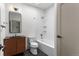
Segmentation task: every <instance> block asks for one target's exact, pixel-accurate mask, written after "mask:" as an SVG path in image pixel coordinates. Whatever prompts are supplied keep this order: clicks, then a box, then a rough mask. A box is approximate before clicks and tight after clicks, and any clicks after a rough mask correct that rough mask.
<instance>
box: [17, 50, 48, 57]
mask: <svg viewBox="0 0 79 59" xmlns="http://www.w3.org/2000/svg"><path fill="white" fill-rule="evenodd" d="M16 56H47V54H45V53H44V52H42V51H41V50H40V49H38V54H37V55H33V54H32V53H31V52H30V50H27V51H26V52H25V53H21V54H18V55H16Z"/></svg>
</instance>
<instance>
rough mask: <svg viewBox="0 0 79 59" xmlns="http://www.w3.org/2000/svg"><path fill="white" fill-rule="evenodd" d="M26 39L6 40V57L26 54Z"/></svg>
mask: <svg viewBox="0 0 79 59" xmlns="http://www.w3.org/2000/svg"><path fill="white" fill-rule="evenodd" d="M25 42H26V41H25V37H20V36H16V37H8V38H5V39H4V55H5V56H13V55H16V54H19V53H22V52H25V50H26V49H25Z"/></svg>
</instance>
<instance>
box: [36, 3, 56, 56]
mask: <svg viewBox="0 0 79 59" xmlns="http://www.w3.org/2000/svg"><path fill="white" fill-rule="evenodd" d="M56 11H57V4H54V5H52V6H51V7H50V8H48V9H47V10H45V11H44V19H42V20H41V23H40V25H39V28H38V29H37V35H38V36H37V37H38V40H41V41H44V42H45V43H47V44H49V45H51V46H52V47H53V49H52V51H53V52H52V53H53V54H52V53H50V54H49V51H51V50H49V51H46V49H44V48H43V47H42V48H40V49H41V50H42V51H44V52H45V53H46V54H48V55H57V50H56ZM44 26H45V27H46V28H43V27H44ZM40 30H41V32H40ZM43 32H45V33H43ZM41 33H43V39H41V36H40V34H41Z"/></svg>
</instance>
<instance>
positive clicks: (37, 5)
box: [27, 3, 54, 10]
mask: <svg viewBox="0 0 79 59" xmlns="http://www.w3.org/2000/svg"><path fill="white" fill-rule="evenodd" d="M27 5H31V6H33V7H37V8H40V9H43V10H45V9H48V8H49V7H51V6H53V5H54V3H27Z"/></svg>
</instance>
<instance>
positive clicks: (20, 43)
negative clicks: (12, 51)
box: [16, 37, 25, 54]
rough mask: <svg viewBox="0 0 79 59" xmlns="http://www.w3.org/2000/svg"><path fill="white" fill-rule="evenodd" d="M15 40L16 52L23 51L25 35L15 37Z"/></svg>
mask: <svg viewBox="0 0 79 59" xmlns="http://www.w3.org/2000/svg"><path fill="white" fill-rule="evenodd" d="M16 42H17V45H16V46H17V48H16V51H17V54H18V53H22V52H25V37H16Z"/></svg>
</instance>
